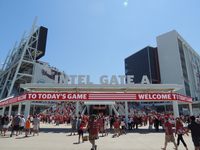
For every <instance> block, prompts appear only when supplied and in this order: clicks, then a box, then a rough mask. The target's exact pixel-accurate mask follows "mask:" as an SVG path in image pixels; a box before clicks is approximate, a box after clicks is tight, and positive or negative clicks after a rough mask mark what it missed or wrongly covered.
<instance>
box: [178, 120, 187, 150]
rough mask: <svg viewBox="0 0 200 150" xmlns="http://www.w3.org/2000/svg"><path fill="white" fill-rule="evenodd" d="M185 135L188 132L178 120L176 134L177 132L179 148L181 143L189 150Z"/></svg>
mask: <svg viewBox="0 0 200 150" xmlns="http://www.w3.org/2000/svg"><path fill="white" fill-rule="evenodd" d="M185 133H186V130H185V128H184V127H183V123H182V121H181V119H180V118H177V119H176V132H175V135H176V134H177V135H178V138H177V146H179V143H180V141H181V142H182V143H183V145H184V146H185V148H186V150H188V148H187V145H186V143H185V141H184V139H183V134H185Z"/></svg>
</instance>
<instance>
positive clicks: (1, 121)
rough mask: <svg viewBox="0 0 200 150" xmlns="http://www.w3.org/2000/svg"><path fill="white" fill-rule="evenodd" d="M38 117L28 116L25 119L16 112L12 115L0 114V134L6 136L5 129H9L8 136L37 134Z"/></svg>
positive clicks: (38, 126)
mask: <svg viewBox="0 0 200 150" xmlns="http://www.w3.org/2000/svg"><path fill="white" fill-rule="evenodd" d="M39 128H40V119H39V116H37V115H33V116H29V117H28V118H27V119H25V118H24V116H23V115H20V114H17V115H15V116H14V117H13V116H10V117H9V116H7V115H4V116H0V132H1V135H2V136H6V134H7V131H8V130H10V131H11V132H10V135H9V136H10V137H12V136H13V134H15V135H16V136H18V135H20V134H22V133H23V132H24V133H25V137H28V135H31V134H33V136H34V135H35V134H37V135H39Z"/></svg>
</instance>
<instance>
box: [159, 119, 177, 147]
mask: <svg viewBox="0 0 200 150" xmlns="http://www.w3.org/2000/svg"><path fill="white" fill-rule="evenodd" d="M165 119H166V122H165V124H164V127H165V144H164V148H162V149H163V150H166V148H167V144H168V143H169V142H172V143H173V144H174V146H175V150H177V145H176V143H175V138H174V134H173V129H172V127H173V125H172V124H171V123H170V122H169V119H168V118H165Z"/></svg>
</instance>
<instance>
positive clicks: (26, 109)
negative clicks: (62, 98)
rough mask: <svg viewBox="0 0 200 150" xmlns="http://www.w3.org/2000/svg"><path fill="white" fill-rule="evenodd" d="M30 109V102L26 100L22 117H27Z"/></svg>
mask: <svg viewBox="0 0 200 150" xmlns="http://www.w3.org/2000/svg"><path fill="white" fill-rule="evenodd" d="M30 109H31V102H30V101H27V102H26V103H25V110H24V118H25V119H27V118H28V117H29V114H30Z"/></svg>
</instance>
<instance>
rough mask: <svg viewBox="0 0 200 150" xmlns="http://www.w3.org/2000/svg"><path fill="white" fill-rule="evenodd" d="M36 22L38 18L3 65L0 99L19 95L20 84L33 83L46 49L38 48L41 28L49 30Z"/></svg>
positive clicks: (20, 90) (21, 90) (0, 76)
mask: <svg viewBox="0 0 200 150" xmlns="http://www.w3.org/2000/svg"><path fill="white" fill-rule="evenodd" d="M35 24H36V20H35V21H34V23H33V26H32V29H31V31H30V34H29V35H28V36H26V35H25V34H24V35H23V37H22V39H21V41H20V43H19V45H18V46H17V44H15V46H14V48H13V49H12V50H11V51H10V52H9V54H8V56H7V58H6V60H5V62H4V64H3V66H2V69H1V72H0V99H3V98H6V97H9V96H12V95H13V96H16V95H19V94H20V93H21V92H23V89H21V88H20V84H22V83H24V84H25V83H31V82H32V80H33V72H34V66H35V63H36V61H37V60H38V59H39V58H41V57H42V56H43V55H44V50H41V49H38V46H39V42H40V41H39V40H40V39H39V38H40V32H41V31H42V30H41V28H43V29H45V30H46V31H47V29H46V28H44V27H37V26H36V25H35ZM46 33H47V32H46ZM45 45H46V39H45ZM42 53H43V54H42Z"/></svg>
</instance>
